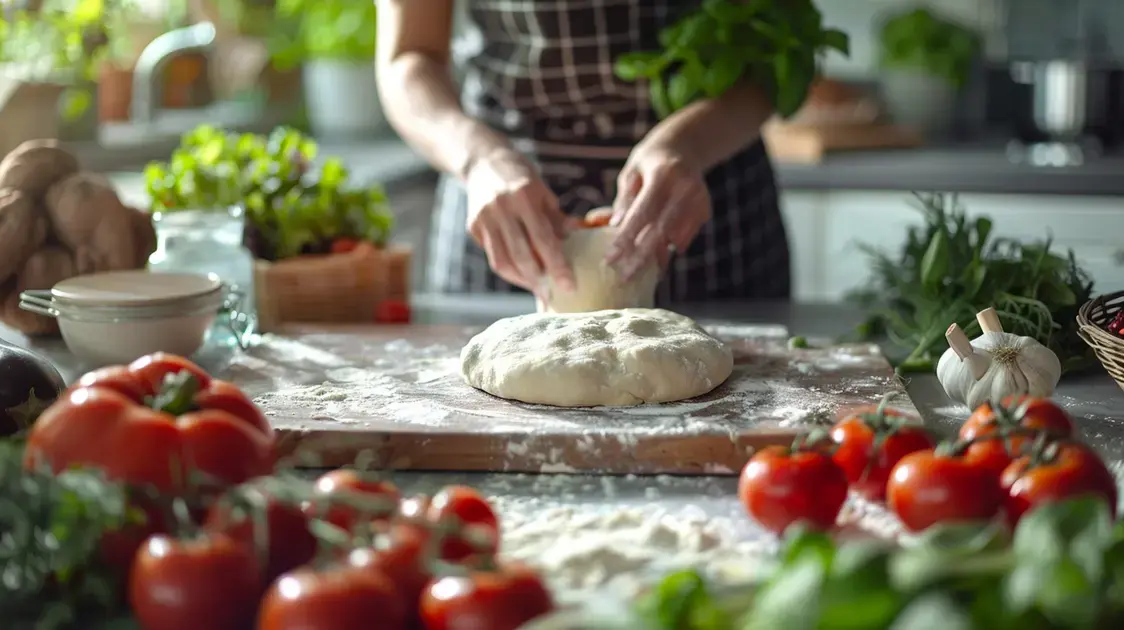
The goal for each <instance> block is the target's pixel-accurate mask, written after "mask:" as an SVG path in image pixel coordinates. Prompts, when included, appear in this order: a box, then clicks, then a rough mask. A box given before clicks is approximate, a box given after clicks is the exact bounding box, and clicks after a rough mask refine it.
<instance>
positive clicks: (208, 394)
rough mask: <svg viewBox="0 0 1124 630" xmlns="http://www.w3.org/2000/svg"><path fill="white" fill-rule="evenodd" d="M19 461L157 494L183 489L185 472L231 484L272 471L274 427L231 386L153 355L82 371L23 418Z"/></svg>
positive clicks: (192, 367)
mask: <svg viewBox="0 0 1124 630" xmlns="http://www.w3.org/2000/svg"><path fill="white" fill-rule="evenodd" d="M25 463H26V464H27V466H28V467H34V466H40V465H45V464H48V465H50V466H51V467H52V468H53V469H54V470H64V469H66V468H70V467H72V466H78V465H84V466H91V467H95V468H100V469H101V470H102V471H104V472H105V474H106V476H107V477H108V478H110V479H112V480H116V481H125V482H129V483H134V484H138V485H149V486H152V487H154V488H156V489H157V490H161V491H164V492H174V491H180V490H183V489H184V481H185V480H192V479H193V476H192V475H189V474H188V471H189V470H191V471H197V472H199V473H203V474H205V475H206V476H207V477H208V478H210V479H214V480H218V481H220V482H224V483H227V484H230V485H234V484H238V483H242V482H243V481H246V480H248V479H251V478H253V477H258V476H262V475H267V474H270V473H271V472H273V463H274V438H273V429H272V428H270V426H269V422H268V421H267V420H266V419H265V416H264V415H262V413H261V411H260V410H258V408H257V407H256V406H254V404H253V403H252V402H251V401H250V400H249V398H247V397H246V396H245V394H243V393H242V392H240V391H239V390H238V389H237V388H236V387H234V386H233V385H231V384H229V383H226V382H223V381H218V380H215V379H212V378H211V377H210V376H208V375H207V374H206V373H205V372H203V370H202V369H200V368H199V367H198V366H196V365H195V364H193V363H191V362H190V361H187V360H186V359H183V358H181V357H175V356H172V355H168V354H164V353H157V354H153V355H149V356H146V357H142V358H140V359H138V360H136V361H134V362H133V363H132V364H130V365H129V366H128V367H127V368H122V367H115V368H106V369H103V370H97V371H95V372H91V373H89V374H86V375H85V376H83V377H82V378H81V379H80V380H79V381H78V383H77V385H76V386H75V387H73V388H72V389H71V390H70V391H69V392H67V393H66V394H65V395H64V396H63V397H62V398H60V399H59V400H58V401H57V402H56V403H55V404H53V405H51V407H50V408H48V409H47V410H46V411H45V412H43V415H41V416H40V417H39V419H38V420H37V421H36V423H35V424H34V425H33V426H32V428H31V431H30V433H29V435H28V440H27V448H26V454H25Z"/></svg>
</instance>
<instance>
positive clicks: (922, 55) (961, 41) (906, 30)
mask: <svg viewBox="0 0 1124 630" xmlns="http://www.w3.org/2000/svg"><path fill="white" fill-rule="evenodd" d="M880 41H881V47H882V51H881V55H882V58H881V63H882V67H883V68H889V69H900V70H912V71H921V72H925V73H928V74H932V75H935V76H939V77H942V78H944V79H947V80H948V81H949V83H952V84H953V85H955V86H956V87H961V86H963V85H964V83H965V81H967V80H968V73H969V72H970V70H971V67H972V62H973V60H974V59H975V58H976V55H977V54H978V53H979V50H980V39H979V37H978V36H977V35H976V33H974V32H972V31H971V30H969V29H967V28H965V27H963V26H961V25H960V24H957V23H955V22H952V21H950V20H946V19H943V18H940V17H937V16H936V15H934V14H933V13H932V12H931V11H929V10H927V9H915V10H912V11H909V12H907V13H902V14H899V15H896V16H894V17H891V18H890V19H889V20H887V21H886V23H885V24H884V25H883V26H882V31H881V33H880Z"/></svg>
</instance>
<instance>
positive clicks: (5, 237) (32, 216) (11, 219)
mask: <svg viewBox="0 0 1124 630" xmlns="http://www.w3.org/2000/svg"><path fill="white" fill-rule="evenodd" d="M47 228H48V224H47V218H46V216H44V213H43V212H42V211H41V210H40V208H39V207H38V206H37V205H36V204H35V202H34V201H32V200H31V199H30V198H29V197H28V196H27V195H25V194H23V193H22V192H20V191H18V190H11V189H7V190H5V189H0V282H3V281H4V280H7V279H8V278H10V277H11V276H12V275H13V274H15V273H16V272H17V271H18V270H19V269H20V267H21V266H23V263H24V261H26V260H27V258H28V257H29V256H31V254H32V252H34V251H35V250H36V249H39V246H40V245H42V244H43V243H44V242H45V241H46V240H47Z"/></svg>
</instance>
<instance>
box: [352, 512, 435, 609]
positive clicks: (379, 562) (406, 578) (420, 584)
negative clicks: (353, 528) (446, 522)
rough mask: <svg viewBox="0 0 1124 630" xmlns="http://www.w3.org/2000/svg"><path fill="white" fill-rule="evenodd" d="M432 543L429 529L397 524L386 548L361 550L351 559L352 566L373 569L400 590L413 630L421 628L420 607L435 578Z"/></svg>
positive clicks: (354, 553) (390, 534)
mask: <svg viewBox="0 0 1124 630" xmlns="http://www.w3.org/2000/svg"><path fill="white" fill-rule="evenodd" d="M428 543H429V530H426V529H422V528H419V527H414V526H411V525H406V524H397V525H395V526H394V527H393V528H392V529H391V531H390V533H389V544H388V545H387V546H386V547H384V548H380V549H377V550H376V549H371V548H360V549H356V550H354V551H352V552H351V555H350V556H348V563H349V564H351V566H354V567H358V568H368V569H372V570H374V571H377V572H379V573H380V574H382V575H385V576H387V577H388V578H390V580H391V581H392V582H393V583H394V585H395V586H396V587H397V589H398V594H399V596H400V597H401V600H402V605H403V609H404V610H405V611H406V619H407V621H408V624H407V627H410V628H420V627H421V617H420V615H419V612H418V610H419V609H418V607H419V605H420V602H421V597H422V593H424V592H425V588H426V587H427V586H429V583H430V581H431V580H432V579H433V572H432V571H431V568H430V567H429V566H428V563H427V557H426V551H427V548H426V545H427V544H428Z"/></svg>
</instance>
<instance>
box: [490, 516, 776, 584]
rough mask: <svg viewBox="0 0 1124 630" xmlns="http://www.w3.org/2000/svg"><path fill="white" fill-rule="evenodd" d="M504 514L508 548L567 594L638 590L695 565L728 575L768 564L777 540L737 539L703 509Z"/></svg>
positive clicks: (730, 525) (728, 523) (731, 527)
mask: <svg viewBox="0 0 1124 630" xmlns="http://www.w3.org/2000/svg"><path fill="white" fill-rule="evenodd" d="M500 505H501V513H503V521H504V522H503V529H504V531H503V551H502V553H503V555H504V556H505V557H506V558H508V559H514V560H519V561H522V562H525V563H527V564H530V565H532V566H536V567H538V568H539V569H540V570H542V572H543V573H544V575H546V577H547V579H548V580H549V581H550V583H551V584H550V585H551V587H552V589H553V590H554V591H555V592H556V594H557V595H558V597H559V599H560V600H562V601H567V600H569V601H574V600H578V599H580V598H582V597H583V596H587V595H588V594H589V593H591V592H595V591H596V592H610V593H611V594H612V595H613V596H616V597H632V596H635V595H636V594H637V593H638V592H639V591H640V589H641V588H643V587H644V586H646V585H648V584H650V583H651V582H652V581H654V580H657V579H659V577H660V575H661V574H663V573H664V572H667V571H672V570H676V569H683V568H695V569H697V570H700V571H702V572H704V573H705V574H707V575H709V576H711V577H712V578H715V579H718V580H720V581H724V582H731V581H735V580H738V578H741V580H744V579H745V578H746V577H747V576H749V575H752V573H753V571H754V569H755V567H759V566H762V565H764V564H767V563H768V559H769V558H770V557H771V556H772V554H773V551H774V550H775V547H776V543H775V541H773V540H770V539H768V538H758V539H756V540H750V541H745V540H739V537H738V535H737V533H736V527H735V524H734V522H733V521H732V520H731V519H728V518H722V517H708V516H707V515H705V514H703V513H702V512H701V510H699V511H697V513H691V511H690V510H686V511H684V512H681V513H670V512H666V511H662V510H658V509H652V508H648V507H627V508H623V509H617V510H588V509H582V508H580V507H575V506H558V507H550V508H545V509H539V510H530V511H521V510H510V511H504V510H503V508H502V503H501V504H500Z"/></svg>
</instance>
